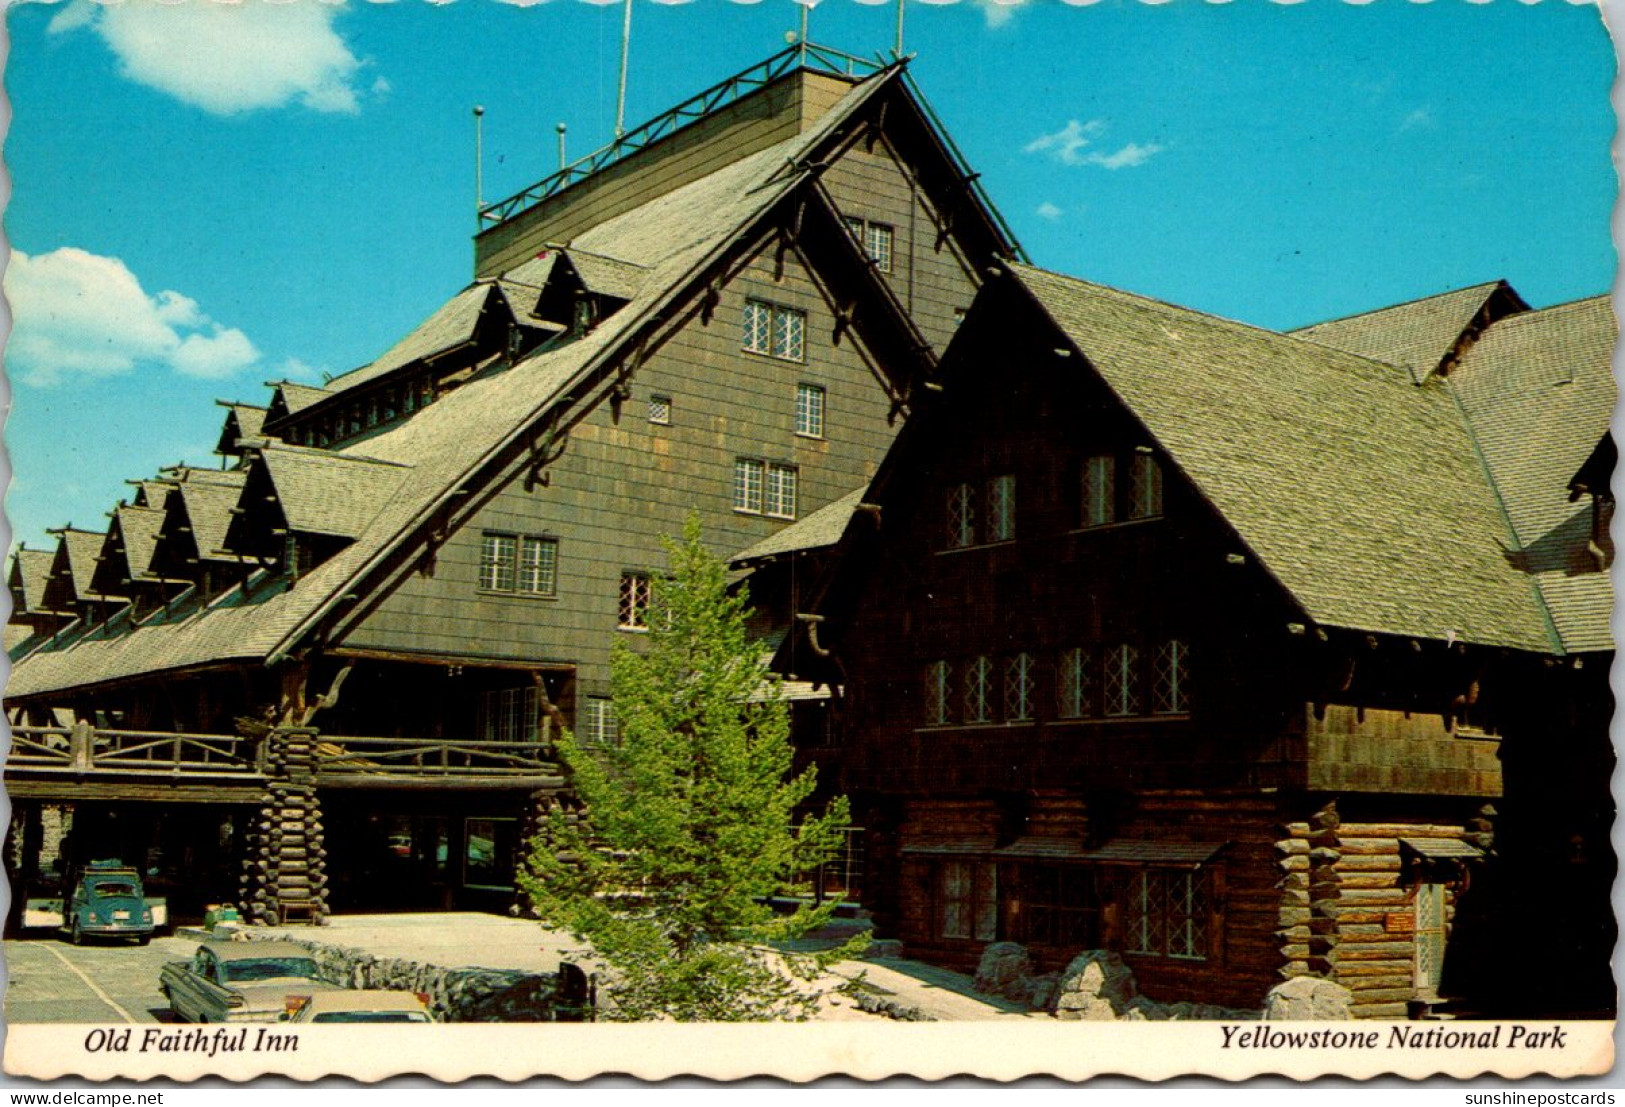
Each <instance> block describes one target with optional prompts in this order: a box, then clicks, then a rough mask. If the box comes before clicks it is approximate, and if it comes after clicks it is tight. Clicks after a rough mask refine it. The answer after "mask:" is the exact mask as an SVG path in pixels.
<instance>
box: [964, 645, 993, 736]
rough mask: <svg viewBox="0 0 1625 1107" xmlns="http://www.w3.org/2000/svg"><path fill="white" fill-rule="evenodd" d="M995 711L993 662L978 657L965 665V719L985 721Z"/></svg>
mask: <svg viewBox="0 0 1625 1107" xmlns="http://www.w3.org/2000/svg"><path fill="white" fill-rule="evenodd" d="M992 711H993V662H992V661H991V660H990V659H989V658H986V657H978V658H975V659H974V660H972V661H971V663H970V664H969V665H967V666H966V667H965V721H966V722H967V723H985V722H987V721H988V720H989V719H990V718H991V717H992Z"/></svg>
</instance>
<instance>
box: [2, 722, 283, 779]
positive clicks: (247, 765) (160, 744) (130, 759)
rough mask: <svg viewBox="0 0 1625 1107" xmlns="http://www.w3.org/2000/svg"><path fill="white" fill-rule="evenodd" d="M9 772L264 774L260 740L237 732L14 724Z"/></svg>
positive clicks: (8, 763)
mask: <svg viewBox="0 0 1625 1107" xmlns="http://www.w3.org/2000/svg"><path fill="white" fill-rule="evenodd" d="M6 764H7V767H8V768H11V769H67V770H71V771H75V772H98V773H103V772H112V773H117V772H132V773H152V772H171V773H236V774H255V773H260V772H263V771H264V766H263V765H262V764H261V763H260V761H259V740H258V739H256V738H245V737H243V736H241V735H236V734H188V733H184V732H179V731H153V730H99V729H96V728H94V727H91V726H89V725H86V724H80V725H78V726H72V727H42V726H13V727H12V728H11V754H10V756H8V757H7V759H6Z"/></svg>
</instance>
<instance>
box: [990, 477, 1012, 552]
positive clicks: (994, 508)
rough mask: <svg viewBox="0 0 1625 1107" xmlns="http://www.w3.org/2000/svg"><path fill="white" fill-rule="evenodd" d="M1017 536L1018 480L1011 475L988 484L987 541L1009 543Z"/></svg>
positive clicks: (995, 479) (995, 478)
mask: <svg viewBox="0 0 1625 1107" xmlns="http://www.w3.org/2000/svg"><path fill="white" fill-rule="evenodd" d="M1015 536H1016V478H1015V477H1014V476H1011V475H1009V474H1005V475H1004V476H998V477H994V478H993V479H992V480H990V481H988V482H987V540H988V541H989V542H1009V541H1011V540H1012V539H1014V538H1015Z"/></svg>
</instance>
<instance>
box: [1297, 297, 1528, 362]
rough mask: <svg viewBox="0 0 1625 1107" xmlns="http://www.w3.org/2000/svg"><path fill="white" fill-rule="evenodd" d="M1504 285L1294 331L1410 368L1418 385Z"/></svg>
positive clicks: (1431, 298)
mask: <svg viewBox="0 0 1625 1107" xmlns="http://www.w3.org/2000/svg"><path fill="white" fill-rule="evenodd" d="M1503 287H1505V286H1504V283H1503V282H1501V281H1491V282H1489V283H1488V284H1476V285H1473V286H1472V287H1470V288H1463V289H1458V290H1457V291H1455V292H1445V293H1442V294H1440V295H1437V296H1427V297H1424V298H1423V299H1420V300H1412V301H1410V302H1409V303H1404V304H1396V305H1394V306H1393V307H1386V308H1381V309H1379V310H1377V311H1367V312H1362V313H1361V314H1359V315H1350V316H1346V317H1344V318H1342V319H1333V320H1330V321H1328V322H1325V323H1316V324H1315V325H1314V326H1310V327H1302V328H1299V329H1298V330H1295V331H1292V332H1290V333H1291V334H1292V335H1294V336H1295V337H1297V338H1302V339H1307V340H1308V341H1310V342H1318V343H1320V344H1321V345H1323V346H1331V347H1333V348H1335V349H1339V350H1347V351H1349V352H1350V353H1355V354H1361V355H1363V356H1365V357H1369V358H1374V359H1376V360H1377V361H1385V362H1387V363H1388V364H1389V365H1396V366H1399V367H1400V368H1403V369H1409V370H1410V371H1411V373H1412V375H1413V379H1415V380H1416V381H1418V382H1420V381H1422V380H1425V379H1426V378H1427V376H1428V374H1430V373H1432V372H1433V371H1434V370H1435V369H1437V368H1438V367H1439V364H1440V363H1441V362H1442V361H1444V358H1445V355H1447V354H1449V353H1450V351H1451V350H1452V349H1454V348H1455V345H1456V341H1457V340H1458V339H1459V338H1460V337H1461V336H1462V332H1464V331H1465V330H1466V329H1467V326H1468V324H1469V323H1471V322H1472V320H1473V317H1474V316H1475V315H1477V314H1478V311H1479V309H1480V308H1482V307H1483V306H1484V304H1485V302H1486V301H1487V300H1489V298H1490V296H1491V295H1493V294H1494V293H1495V292H1496V291H1497V290H1499V289H1501V288H1503Z"/></svg>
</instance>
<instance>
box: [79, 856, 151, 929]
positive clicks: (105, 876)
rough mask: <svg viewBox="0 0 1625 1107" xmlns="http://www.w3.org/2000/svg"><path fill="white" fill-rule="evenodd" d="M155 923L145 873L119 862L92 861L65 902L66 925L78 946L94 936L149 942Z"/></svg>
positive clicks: (80, 875)
mask: <svg viewBox="0 0 1625 1107" xmlns="http://www.w3.org/2000/svg"><path fill="white" fill-rule="evenodd" d="M154 925H155V924H154V922H153V910H152V904H150V903H148V902H147V897H146V895H145V893H144V892H143V891H142V888H141V875H140V874H139V873H137V872H136V871H135V870H134V869H129V868H125V867H124V866H123V865H121V864H119V863H118V862H117V861H93V862H91V863H90V864H89V865H88V866H87V867H86V868H85V869H84V871H83V872H81V873H80V874H79V876H78V878H77V879H76V880H75V881H74V882H73V887H72V890H71V891H70V892H69V893H68V895H67V897H66V898H65V899H64V900H63V901H62V927H63V929H65V930H66V931H67V932H68V936H69V938H70V939H71V940H72V941H73V944H74V945H76V946H78V945H83V944H84V942H85V939H86V938H88V937H91V936H93V935H94V936H99V937H108V938H134V939H135V940H136V943H137V944H139V945H146V944H147V942H149V941H150V940H151V939H152V932H153V929H154Z"/></svg>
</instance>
